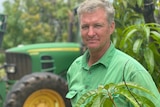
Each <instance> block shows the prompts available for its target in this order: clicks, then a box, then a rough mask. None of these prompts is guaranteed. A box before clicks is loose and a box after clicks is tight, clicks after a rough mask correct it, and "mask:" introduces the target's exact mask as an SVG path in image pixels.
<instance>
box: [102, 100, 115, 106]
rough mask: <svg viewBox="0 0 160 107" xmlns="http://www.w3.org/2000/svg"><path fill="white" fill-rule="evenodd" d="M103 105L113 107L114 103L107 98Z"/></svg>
mask: <svg viewBox="0 0 160 107" xmlns="http://www.w3.org/2000/svg"><path fill="white" fill-rule="evenodd" d="M102 104H103V107H113V103H112V101H111V100H110V99H109V98H107V99H106V100H105V101H104V103H102Z"/></svg>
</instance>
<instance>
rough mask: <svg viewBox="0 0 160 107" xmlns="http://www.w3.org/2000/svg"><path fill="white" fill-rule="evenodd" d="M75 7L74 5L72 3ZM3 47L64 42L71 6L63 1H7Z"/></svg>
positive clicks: (5, 4)
mask: <svg viewBox="0 0 160 107" xmlns="http://www.w3.org/2000/svg"><path fill="white" fill-rule="evenodd" d="M75 4H77V2H75ZM4 7H5V14H6V15H7V16H8V19H7V21H8V22H7V32H6V33H5V39H4V48H8V47H13V46H16V45H19V44H32V43H40V42H41V43H42V42H54V41H67V38H68V29H69V23H70V22H69V21H68V20H69V18H70V15H69V13H70V12H72V10H73V9H74V7H75V5H74V2H72V5H71V4H70V2H69V1H66V2H65V1H64V0H14V1H12V2H10V0H7V1H6V2H5V3H4Z"/></svg>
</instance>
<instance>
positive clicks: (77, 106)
mask: <svg viewBox="0 0 160 107" xmlns="http://www.w3.org/2000/svg"><path fill="white" fill-rule="evenodd" d="M96 93H97V91H96V90H91V91H89V92H87V93H85V94H83V95H82V97H80V99H79V100H78V102H77V104H76V105H75V107H80V105H82V104H84V102H85V101H86V100H87V99H88V98H90V97H91V96H94V95H95V94H96Z"/></svg>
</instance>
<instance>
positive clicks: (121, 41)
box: [0, 0, 160, 89]
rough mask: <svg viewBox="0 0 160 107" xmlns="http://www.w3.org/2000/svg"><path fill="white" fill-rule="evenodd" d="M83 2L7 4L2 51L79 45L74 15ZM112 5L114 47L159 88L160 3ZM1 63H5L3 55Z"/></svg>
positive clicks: (119, 1)
mask: <svg viewBox="0 0 160 107" xmlns="http://www.w3.org/2000/svg"><path fill="white" fill-rule="evenodd" d="M82 1H83V0H12V1H11V0H6V1H5V2H4V4H3V5H4V13H5V14H6V15H7V17H8V19H7V30H6V32H5V36H4V40H3V45H2V48H3V49H4V50H6V49H8V48H11V47H15V46H18V45H21V44H23V45H25V44H33V43H44V42H67V41H75V42H79V41H80V40H79V30H78V20H77V16H75V15H74V14H76V11H75V8H76V7H77V6H78V4H79V3H80V2H82ZM146 4H151V5H147V6H146ZM113 5H114V7H115V9H116V15H115V21H116V30H115V32H114V34H113V35H112V41H113V43H114V44H115V46H116V47H117V48H118V49H120V50H122V51H124V52H126V53H127V54H129V55H131V56H132V57H134V58H135V59H137V60H138V61H139V62H140V63H141V64H143V65H144V67H145V68H146V69H147V70H148V71H149V72H150V74H151V75H152V77H153V79H154V81H155V82H156V85H157V87H160V62H159V60H160V30H159V29H158V28H160V26H159V25H158V24H156V23H159V20H158V19H160V18H159V17H160V0H133V1H132V2H130V0H114V2H113ZM153 13H154V16H155V17H153ZM146 14H147V15H148V16H146ZM149 23H150V24H149ZM153 31H154V33H153ZM77 39H78V40H77ZM0 60H1V63H2V62H3V61H4V55H1V58H0ZM159 89H160V88H159Z"/></svg>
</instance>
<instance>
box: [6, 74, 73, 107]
mask: <svg viewBox="0 0 160 107" xmlns="http://www.w3.org/2000/svg"><path fill="white" fill-rule="evenodd" d="M67 91H68V88H67V83H66V81H65V80H63V79H62V78H60V77H59V76H57V75H55V74H52V73H46V72H45V73H33V74H29V75H26V76H24V77H23V78H22V79H20V80H19V81H17V82H16V83H15V84H14V85H13V87H12V89H11V91H10V92H9V93H8V94H7V97H6V101H5V103H4V107H71V104H70V101H69V100H68V99H66V98H65V95H66V93H67Z"/></svg>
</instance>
